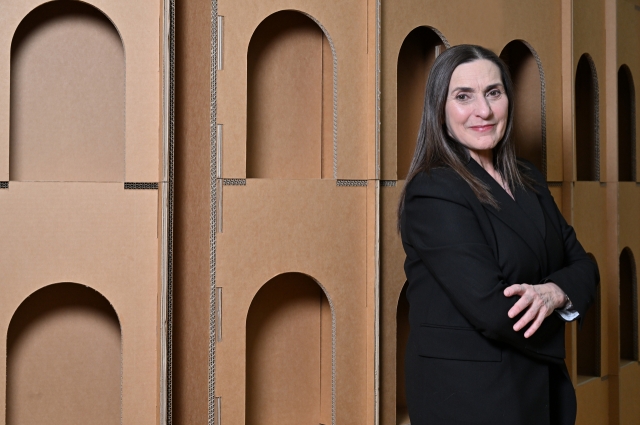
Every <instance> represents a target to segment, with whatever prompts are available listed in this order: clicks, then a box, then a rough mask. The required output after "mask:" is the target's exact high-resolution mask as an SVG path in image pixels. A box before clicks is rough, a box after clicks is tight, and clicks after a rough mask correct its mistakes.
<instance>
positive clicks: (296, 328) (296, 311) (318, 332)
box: [245, 273, 334, 425]
mask: <svg viewBox="0 0 640 425" xmlns="http://www.w3.org/2000/svg"><path fill="white" fill-rule="evenodd" d="M333 323H334V318H333V308H332V306H331V303H330V301H329V299H328V298H327V296H326V294H325V292H324V290H323V288H322V287H321V286H320V285H319V284H318V283H317V282H316V281H315V280H314V279H312V278H311V277H309V276H307V275H305V274H302V273H284V274H281V275H278V276H276V277H274V278H273V279H271V280H269V281H268V282H267V283H265V284H264V286H263V287H262V288H261V289H260V290H259V291H258V293H257V294H256V296H255V297H254V299H253V301H252V302H251V306H250V308H249V312H248V314H247V363H246V371H247V373H246V395H247V399H246V415H245V420H246V424H247V425H255V424H276V423H283V424H294V423H309V424H311V423H316V424H318V423H322V424H330V423H333V421H334V418H333V417H332V414H333V413H332V397H333V391H334V389H333V367H334V365H333V356H332V353H333V349H334V334H333Z"/></svg>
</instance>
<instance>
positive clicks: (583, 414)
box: [576, 378, 611, 425]
mask: <svg viewBox="0 0 640 425" xmlns="http://www.w3.org/2000/svg"><path fill="white" fill-rule="evenodd" d="M610 381H611V380H606V381H602V380H600V378H587V379H585V380H580V379H579V380H578V385H577V386H576V396H577V398H578V406H579V407H578V415H577V418H576V425H595V424H598V425H607V424H609V423H610V422H609V398H608V397H607V392H608V390H609V382H610Z"/></svg>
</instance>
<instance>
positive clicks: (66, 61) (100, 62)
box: [9, 2, 125, 182]
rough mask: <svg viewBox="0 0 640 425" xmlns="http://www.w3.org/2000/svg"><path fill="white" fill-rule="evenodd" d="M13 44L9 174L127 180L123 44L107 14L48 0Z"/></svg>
mask: <svg viewBox="0 0 640 425" xmlns="http://www.w3.org/2000/svg"><path fill="white" fill-rule="evenodd" d="M11 51H12V52H11V134H10V165H11V169H10V172H9V178H10V179H11V180H14V181H120V182H122V181H124V162H125V160H124V147H125V121H124V119H125V116H124V113H123V111H124V109H125V57H124V46H123V45H122V40H121V39H120V36H119V35H118V31H117V30H116V28H115V27H114V26H113V25H112V24H111V22H110V21H109V20H108V18H107V17H106V16H105V15H104V14H102V13H101V12H100V11H99V10H98V9H96V8H94V7H93V6H90V5H88V4H84V3H71V2H61V3H47V4H44V5H42V6H40V7H38V8H36V9H35V10H33V11H32V12H31V13H30V14H29V15H28V16H27V17H26V18H25V19H24V20H23V21H22V22H21V24H20V25H19V26H18V29H17V30H16V33H15V35H14V37H13V42H12V44H11ZM78 52H85V53H83V54H78Z"/></svg>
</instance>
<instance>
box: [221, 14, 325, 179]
mask: <svg viewBox="0 0 640 425" xmlns="http://www.w3.org/2000/svg"><path fill="white" fill-rule="evenodd" d="M325 38H326V37H325V36H324V34H323V32H322V30H321V29H320V27H318V25H317V24H316V23H315V22H313V21H312V20H311V18H309V17H307V16H305V15H302V14H300V13H298V12H293V11H282V12H278V13H275V14H273V15H271V16H269V17H268V18H267V19H265V20H264V21H263V22H262V23H261V24H260V25H259V26H258V28H257V29H256V31H255V33H254V34H253V36H252V38H251V42H250V43H249V51H248V54H247V56H248V58H247V69H248V71H247V74H248V75H247V142H246V143H247V177H249V178H299V179H301V178H321V176H322V171H321V170H322V169H323V163H324V162H325V161H323V159H325V158H324V156H325V155H323V154H324V153H325V152H326V151H327V150H326V149H325V148H324V146H325V145H326V144H329V145H330V146H333V137H332V135H333V132H332V131H329V132H328V133H327V134H325V131H324V130H325V126H324V125H323V123H326V122H327V121H329V122H332V119H331V118H332V115H333V114H332V112H333V111H332V110H331V109H328V108H324V105H325V104H327V103H328V104H329V105H332V104H333V102H332V97H333V96H332V94H333V90H332V87H333V79H332V74H333V72H332V71H333V69H332V68H333V67H330V68H328V71H331V72H330V73H328V74H327V75H324V72H323V69H324V59H325V55H324V46H325V44H326V42H325V41H324V39H325ZM327 53H329V52H327ZM327 56H329V57H328V58H327V59H331V56H330V55H327ZM331 63H332V62H331ZM326 85H328V86H329V87H327V89H324V87H325V86H326ZM327 91H328V92H329V94H330V95H331V96H330V97H329V98H328V99H325V98H324V93H325V92H327ZM324 112H328V114H325V113H324ZM226 128H227V129H228V128H229V127H228V126H227V127H226ZM331 150H332V149H331ZM225 152H226V149H225ZM327 159H331V160H332V156H330V157H329V158H327ZM331 162H333V161H331Z"/></svg>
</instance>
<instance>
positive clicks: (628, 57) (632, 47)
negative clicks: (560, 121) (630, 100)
mask: <svg viewBox="0 0 640 425" xmlns="http://www.w3.org/2000/svg"><path fill="white" fill-rule="evenodd" d="M616 5H617V8H618V10H617V14H616V29H617V32H618V40H617V46H616V55H617V64H616V66H617V67H620V66H622V65H623V64H624V65H626V66H628V67H629V71H630V73H631V75H632V76H634V75H635V76H638V75H640V56H639V55H638V54H637V52H638V51H639V50H640V14H638V11H637V10H636V9H635V7H636V3H635V2H631V1H625V0H617V2H616ZM638 94H639V93H638V88H637V87H634V92H633V97H634V99H636V98H637V97H638ZM639 115H640V110H639V109H637V108H636V111H635V115H634V122H638V118H639ZM635 151H636V152H638V140H637V139H636V140H635ZM637 162H638V161H636V164H635V165H636V169H635V170H634V171H635V175H636V176H637V175H638V164H637Z"/></svg>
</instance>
